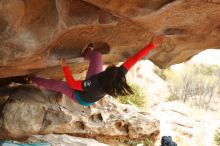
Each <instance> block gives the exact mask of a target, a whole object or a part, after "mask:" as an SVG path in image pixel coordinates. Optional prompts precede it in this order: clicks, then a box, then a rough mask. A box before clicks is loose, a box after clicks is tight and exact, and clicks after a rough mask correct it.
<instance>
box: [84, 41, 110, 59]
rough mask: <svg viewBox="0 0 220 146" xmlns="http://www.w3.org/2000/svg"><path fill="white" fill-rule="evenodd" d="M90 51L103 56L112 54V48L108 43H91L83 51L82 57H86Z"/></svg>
mask: <svg viewBox="0 0 220 146" xmlns="http://www.w3.org/2000/svg"><path fill="white" fill-rule="evenodd" d="M89 49H90V51H98V52H100V53H102V54H108V53H109V52H110V46H109V44H108V43H106V42H94V43H90V44H89V45H88V46H86V47H84V48H83V49H82V51H81V56H84V55H85V54H86V52H87V51H88V50H89Z"/></svg>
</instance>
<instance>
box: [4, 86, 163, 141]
mask: <svg viewBox="0 0 220 146" xmlns="http://www.w3.org/2000/svg"><path fill="white" fill-rule="evenodd" d="M4 101H5V102H4V103H3V104H2V106H1V108H0V109H1V113H2V114H1V115H0V131H1V132H0V138H1V139H11V138H12V139H21V138H25V137H29V136H31V135H36V134H43V135H45V134H50V133H57V134H71V135H74V136H80V137H90V138H97V137H99V138H100V137H108V138H114V137H116V138H118V139H146V138H148V139H150V140H152V141H155V140H156V139H157V136H158V134H159V121H158V120H157V119H155V118H154V117H152V116H151V114H149V113H147V112H142V111H140V110H138V109H136V108H134V107H132V106H130V105H121V104H119V103H118V102H117V101H116V100H115V99H113V98H112V97H109V96H107V97H104V99H102V101H100V102H98V103H96V104H95V105H92V106H90V107H83V106H81V105H78V104H76V103H74V102H73V101H72V100H71V99H70V98H68V97H64V96H61V95H60V94H58V93H56V92H52V91H49V90H43V89H42V90H41V89H39V88H36V87H34V86H31V85H20V86H17V87H16V88H15V89H14V90H13V91H11V93H10V95H9V96H8V98H7V100H4Z"/></svg>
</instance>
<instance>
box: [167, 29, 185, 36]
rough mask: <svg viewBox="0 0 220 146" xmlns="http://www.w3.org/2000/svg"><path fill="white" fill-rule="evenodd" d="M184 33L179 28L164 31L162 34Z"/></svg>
mask: <svg viewBox="0 0 220 146" xmlns="http://www.w3.org/2000/svg"><path fill="white" fill-rule="evenodd" d="M184 33H186V30H185V29H181V28H167V29H166V30H164V34H166V35H181V34H184Z"/></svg>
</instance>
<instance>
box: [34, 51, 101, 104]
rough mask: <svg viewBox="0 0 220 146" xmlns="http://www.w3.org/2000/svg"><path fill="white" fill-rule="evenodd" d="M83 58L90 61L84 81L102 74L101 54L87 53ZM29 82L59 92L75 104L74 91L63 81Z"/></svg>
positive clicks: (39, 80) (40, 80) (38, 79)
mask: <svg viewBox="0 0 220 146" xmlns="http://www.w3.org/2000/svg"><path fill="white" fill-rule="evenodd" d="M84 58H85V59H87V60H89V61H90V63H89V68H88V71H87V74H86V79H88V78H90V77H91V76H93V75H95V74H98V73H100V72H102V64H103V61H102V54H101V53H100V52H96V51H87V52H86V54H85V56H84ZM31 80H32V81H33V82H34V83H35V84H36V85H38V86H39V87H43V88H45V89H50V90H54V91H58V92H61V93H63V94H65V95H66V96H68V97H70V98H71V99H73V101H75V102H77V101H76V99H75V94H74V91H75V90H74V89H72V88H70V86H69V85H68V84H67V82H65V81H60V80H53V79H45V78H40V77H35V78H33V79H31Z"/></svg>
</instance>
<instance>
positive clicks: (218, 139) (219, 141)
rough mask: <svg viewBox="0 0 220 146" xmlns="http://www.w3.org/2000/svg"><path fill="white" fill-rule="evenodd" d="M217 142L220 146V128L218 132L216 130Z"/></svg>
mask: <svg viewBox="0 0 220 146" xmlns="http://www.w3.org/2000/svg"><path fill="white" fill-rule="evenodd" d="M215 142H216V144H217V145H218V146H220V128H219V129H218V130H216V134H215Z"/></svg>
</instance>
